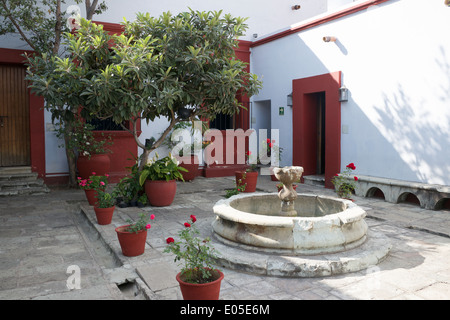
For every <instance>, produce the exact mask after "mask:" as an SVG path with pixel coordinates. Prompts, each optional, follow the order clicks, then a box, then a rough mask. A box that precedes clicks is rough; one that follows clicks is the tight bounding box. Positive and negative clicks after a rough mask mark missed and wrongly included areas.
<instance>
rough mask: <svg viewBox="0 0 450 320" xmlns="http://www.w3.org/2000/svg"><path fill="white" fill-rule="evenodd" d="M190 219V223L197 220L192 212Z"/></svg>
mask: <svg viewBox="0 0 450 320" xmlns="http://www.w3.org/2000/svg"><path fill="white" fill-rule="evenodd" d="M191 219H192V223H194V222H195V221H197V217H196V216H194V215H193V214H191Z"/></svg>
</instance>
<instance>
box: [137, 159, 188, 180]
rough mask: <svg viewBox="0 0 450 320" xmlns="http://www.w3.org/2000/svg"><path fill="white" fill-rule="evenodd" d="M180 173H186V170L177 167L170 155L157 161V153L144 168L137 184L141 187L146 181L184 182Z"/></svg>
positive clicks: (175, 160) (176, 162) (175, 161)
mask: <svg viewBox="0 0 450 320" xmlns="http://www.w3.org/2000/svg"><path fill="white" fill-rule="evenodd" d="M181 172H187V170H186V169H185V168H182V167H179V166H178V161H177V159H176V158H174V157H172V154H170V153H169V155H168V156H166V157H164V158H161V159H159V156H158V153H155V156H154V157H153V159H152V160H150V161H149V162H147V164H146V165H145V166H144V169H143V170H142V172H141V175H140V177H139V183H140V185H141V186H142V185H143V184H144V182H145V180H147V179H149V180H166V181H170V180H174V179H180V180H183V181H184V179H183V175H182V174H181Z"/></svg>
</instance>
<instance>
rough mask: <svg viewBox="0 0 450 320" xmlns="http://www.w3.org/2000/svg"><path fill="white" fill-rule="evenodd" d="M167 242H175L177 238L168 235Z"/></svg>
mask: <svg viewBox="0 0 450 320" xmlns="http://www.w3.org/2000/svg"><path fill="white" fill-rule="evenodd" d="M166 242H167V244H169V243H172V242H175V240H174V239H173V238H172V237H168V238H167V239H166Z"/></svg>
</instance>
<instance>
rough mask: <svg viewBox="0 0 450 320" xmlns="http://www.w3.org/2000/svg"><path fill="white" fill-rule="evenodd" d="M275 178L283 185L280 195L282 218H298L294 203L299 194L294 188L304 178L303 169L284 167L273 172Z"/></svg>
mask: <svg viewBox="0 0 450 320" xmlns="http://www.w3.org/2000/svg"><path fill="white" fill-rule="evenodd" d="M273 173H274V174H275V177H276V178H277V179H278V180H279V181H281V183H283V189H281V190H280V192H279V193H278V197H279V198H280V200H281V211H280V215H281V216H297V211H296V210H295V209H294V201H295V199H297V192H296V191H295V190H294V188H293V187H292V184H293V183H294V182H298V181H300V178H301V177H302V173H303V168H302V167H284V168H275V169H274V170H273Z"/></svg>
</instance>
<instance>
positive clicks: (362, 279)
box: [0, 176, 450, 301]
mask: <svg viewBox="0 0 450 320" xmlns="http://www.w3.org/2000/svg"><path fill="white" fill-rule="evenodd" d="M275 185H276V182H274V181H271V180H270V177H268V176H260V177H259V178H258V186H257V188H258V189H257V192H275V191H276V189H275ZM233 186H234V178H232V177H223V178H208V179H206V178H203V177H197V178H196V179H195V180H194V181H192V182H185V183H183V182H178V189H177V195H176V197H175V200H174V203H173V204H172V205H171V206H169V207H161V208H157V207H151V206H147V207H145V208H143V209H139V208H137V207H133V208H116V211H115V213H114V217H113V222H112V224H111V225H107V226H100V225H98V224H97V223H96V218H95V214H94V211H93V209H92V207H90V206H89V205H88V203H87V201H86V198H85V196H84V192H83V191H82V190H67V189H52V190H51V192H50V193H49V194H44V195H35V196H13V197H3V198H0V221H1V224H0V299H3V300H23V299H39V300H42V299H45V300H62V299H64V300H65V299H67V300H72V299H85V300H122V299H132V300H136V299H142V300H175V299H176V300H181V299H182V296H181V292H180V290H179V287H178V283H177V282H176V281H175V274H176V272H177V270H178V269H177V266H176V265H175V264H174V263H173V261H172V260H173V259H172V257H171V256H169V255H168V254H166V253H163V250H164V248H165V245H166V244H165V239H166V238H167V237H169V236H174V235H176V233H177V232H178V230H180V229H181V228H182V225H183V223H184V222H185V221H187V219H188V218H189V215H191V214H195V215H196V216H197V219H198V221H199V222H201V223H202V225H203V226H208V227H207V228H209V225H210V223H211V222H212V219H213V218H214V214H213V210H212V208H213V206H214V204H215V203H216V202H217V201H218V200H220V199H224V196H225V189H227V188H232V187H233ZM297 192H299V193H314V194H319V195H334V193H333V192H332V190H328V189H324V188H322V187H318V186H311V185H306V184H300V185H299V187H298V188H297ZM354 199H355V202H356V203H357V204H358V205H359V206H361V207H363V208H364V209H365V210H366V212H367V217H366V221H367V223H368V225H369V229H371V230H376V231H377V232H382V233H383V234H384V235H385V236H386V237H387V238H388V239H389V241H390V242H391V244H392V249H391V251H390V253H389V255H388V256H387V257H386V259H384V260H383V261H382V262H381V263H379V264H377V265H375V266H371V267H369V268H367V269H365V270H362V271H358V272H353V273H347V274H341V275H336V276H327V277H314V278H286V277H275V276H265V275H261V274H254V273H253V274H252V273H249V272H243V271H242V270H231V269H226V268H223V269H222V271H223V272H224V274H225V278H224V281H223V282H222V288H221V294H220V299H221V300H253V301H255V300H366V299H375V300H409V299H414V300H416V299H417V300H434V299H443V300H448V299H450V264H449V261H450V212H449V211H430V210H425V209H422V208H420V207H418V206H416V205H412V204H393V203H388V202H385V201H384V200H382V199H373V198H361V197H356V196H355V197H354ZM142 211H145V212H148V213H153V214H155V216H156V218H155V220H153V221H152V228H151V229H150V231H149V234H148V238H147V247H146V250H145V253H144V254H143V255H141V256H139V257H133V258H128V257H125V256H123V255H122V253H121V250H120V246H119V244H118V241H117V236H116V234H115V231H114V228H115V227H117V226H119V225H123V224H126V220H127V219H128V218H130V217H131V218H134V217H137V215H138V214H139V213H140V212H142ZM243 254H245V253H243ZM71 266H77V267H78V268H79V270H80V272H81V277H80V280H81V281H80V288H79V289H77V288H69V287H70V285H69V287H68V286H67V285H68V283H69V282H68V279H69V278H70V276H71V274H72V272H71V271H70V270H72V269H70V267H71Z"/></svg>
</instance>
